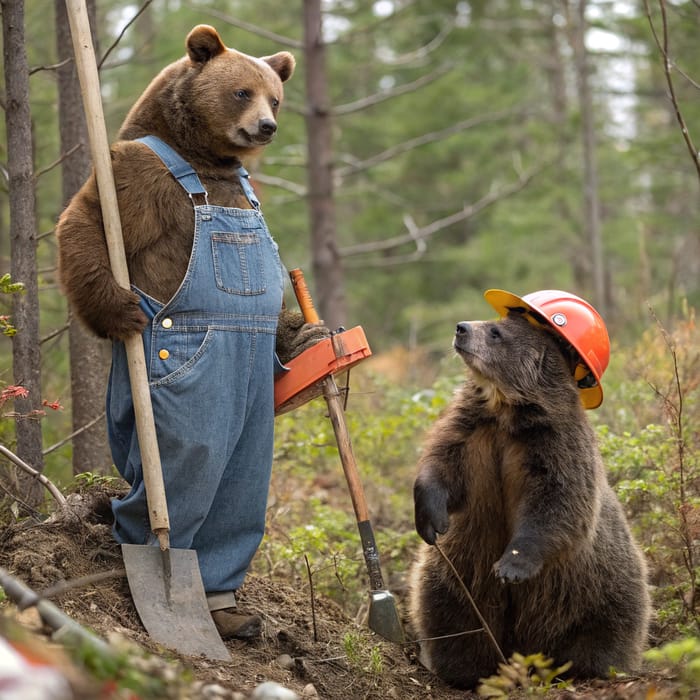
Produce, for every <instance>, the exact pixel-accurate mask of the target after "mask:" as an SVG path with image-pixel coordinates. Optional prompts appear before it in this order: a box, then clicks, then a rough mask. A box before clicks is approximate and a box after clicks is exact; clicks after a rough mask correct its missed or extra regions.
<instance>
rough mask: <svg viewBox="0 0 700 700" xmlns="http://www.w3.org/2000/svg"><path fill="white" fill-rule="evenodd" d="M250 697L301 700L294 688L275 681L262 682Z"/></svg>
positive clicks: (253, 698) (255, 699) (266, 699)
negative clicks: (290, 688)
mask: <svg viewBox="0 0 700 700" xmlns="http://www.w3.org/2000/svg"><path fill="white" fill-rule="evenodd" d="M250 697H251V698H252V700H300V698H299V696H298V695H297V694H296V693H295V692H294V691H293V690H289V688H285V687H284V686H281V685H280V684H279V683H275V682H274V681H266V682H265V683H261V684H260V685H259V686H258V687H257V688H256V689H255V690H254V691H253V694H252V695H251V696H250Z"/></svg>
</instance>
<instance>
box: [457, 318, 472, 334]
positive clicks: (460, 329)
mask: <svg viewBox="0 0 700 700" xmlns="http://www.w3.org/2000/svg"><path fill="white" fill-rule="evenodd" d="M470 330H471V327H470V325H469V323H468V322H467V321H460V322H459V323H458V324H457V329H456V330H455V333H456V334H457V335H467V333H469V331H470Z"/></svg>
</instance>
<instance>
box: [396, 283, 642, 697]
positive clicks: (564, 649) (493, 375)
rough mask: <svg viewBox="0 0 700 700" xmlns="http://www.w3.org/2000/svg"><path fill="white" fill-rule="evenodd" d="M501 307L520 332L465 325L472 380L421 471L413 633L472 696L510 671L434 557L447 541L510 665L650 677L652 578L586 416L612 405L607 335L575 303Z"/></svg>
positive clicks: (544, 297)
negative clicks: (604, 383)
mask: <svg viewBox="0 0 700 700" xmlns="http://www.w3.org/2000/svg"><path fill="white" fill-rule="evenodd" d="M486 298H487V299H488V300H489V302H490V303H491V304H492V305H493V306H494V307H495V308H496V309H497V310H498V311H499V312H500V313H501V315H502V316H504V318H502V319H501V320H498V321H493V322H490V321H489V322H474V323H467V322H462V323H459V324H458V325H457V331H456V335H455V339H454V347H455V350H456V351H457V353H458V355H459V356H460V357H461V358H462V359H463V360H464V362H465V364H466V365H467V367H468V368H469V370H470V372H469V376H468V378H467V380H466V382H465V384H464V385H463V386H462V387H461V388H460V389H459V390H458V392H457V394H456V396H455V398H454V400H453V402H452V404H451V405H450V406H449V407H448V408H447V410H446V412H445V413H444V414H443V415H442V416H441V417H440V418H439V419H438V421H437V422H436V423H435V425H434V426H433V427H432V429H431V431H430V432H429V434H428V436H427V440H426V444H425V446H424V451H423V453H422V456H421V458H420V461H419V465H418V474H417V478H416V482H415V488H414V496H415V518H416V529H417V530H418V533H419V534H420V535H421V537H422V538H423V539H424V540H425V542H426V543H427V544H423V545H422V548H421V551H420V553H419V555H418V557H417V560H416V562H415V563H414V565H413V567H412V571H411V595H410V619H411V625H412V630H413V633H414V636H415V638H416V639H417V640H419V643H420V649H421V651H420V658H421V661H422V663H423V664H424V665H425V666H426V667H427V668H429V669H430V670H432V671H433V672H434V673H436V674H437V675H438V676H440V677H441V678H442V679H444V680H445V681H447V682H448V683H450V684H453V685H456V686H460V687H468V688H469V687H474V686H475V685H476V683H477V682H478V680H479V679H480V678H483V677H486V676H489V675H490V674H492V673H495V672H496V670H497V666H498V663H499V661H500V656H499V655H498V653H497V651H496V649H495V646H494V645H493V644H492V642H491V641H490V640H489V638H488V637H487V636H486V635H485V634H484V632H483V631H481V628H482V625H481V623H480V621H479V618H478V616H477V615H476V614H475V612H474V610H473V608H472V606H471V605H470V603H469V601H468V598H467V597H466V596H465V594H464V592H463V590H462V588H461V587H460V583H459V581H458V580H457V579H456V577H455V575H454V572H453V571H452V570H451V568H450V567H449V565H448V564H446V562H445V560H444V558H443V557H442V555H441V554H440V551H438V549H437V548H436V547H430V546H428V545H432V544H435V543H436V540H437V544H438V545H439V547H440V549H441V550H442V552H443V553H444V554H445V556H446V557H447V558H448V559H449V560H450V561H451V562H452V563H453V565H454V566H455V567H456V570H457V571H458V572H459V576H460V577H461V578H462V580H463V581H464V583H465V584H466V586H467V588H468V590H469V591H470V593H471V595H472V596H473V599H474V601H475V603H476V607H477V608H478V609H479V611H480V612H481V614H482V615H483V617H484V619H485V620H486V622H487V623H488V625H489V628H490V629H491V631H492V632H493V635H494V636H495V639H496V640H497V642H498V645H499V647H500V648H501V650H502V652H503V653H504V654H505V656H506V657H508V656H509V655H511V654H512V653H513V652H516V651H517V652H520V653H523V654H528V653H536V652H541V653H543V654H545V655H546V656H549V657H551V658H553V659H554V661H555V663H556V664H564V663H566V662H568V661H571V662H572V668H571V671H570V673H571V674H573V675H576V676H580V677H586V676H605V675H607V673H608V672H609V670H610V669H611V668H612V667H614V668H616V669H618V670H626V671H629V670H632V669H635V668H637V667H638V666H639V664H640V662H641V653H642V650H643V648H644V645H645V643H646V639H647V630H648V622H649V610H650V604H649V597H648V592H647V584H646V567H645V562H644V559H643V556H642V554H641V552H640V550H639V548H638V547H637V545H636V544H635V542H634V541H633V538H632V536H631V534H630V530H629V527H628V524H627V521H626V519H625V515H624V513H623V510H622V507H621V506H620V503H619V502H618V500H617V498H616V496H615V494H614V492H613V491H612V489H611V487H610V486H609V484H608V482H607V478H606V474H605V469H604V466H603V463H602V460H601V456H600V453H599V450H598V447H597V444H596V435H595V433H594V432H593V430H592V428H591V425H590V423H589V421H588V420H587V418H586V415H585V411H584V405H585V406H587V407H591V408H594V407H596V406H597V405H598V404H599V403H600V402H601V401H602V390H601V388H600V376H601V375H602V373H603V371H604V370H605V368H606V366H607V363H608V357H609V341H608V338H607V332H606V330H605V326H604V325H603V323H602V320H601V319H600V316H599V315H598V314H597V312H596V311H595V310H594V309H593V308H592V307H591V306H590V305H589V304H587V302H585V301H584V300H582V299H580V298H579V297H576V296H574V295H571V294H567V293H565V292H559V291H556V290H545V291H542V292H536V293H534V294H530V295H527V296H525V297H523V298H521V297H517V296H515V295H512V294H509V293H507V292H503V291H501V290H490V291H489V292H487V293H486ZM438 534H440V535H441V536H440V537H439V539H438V538H437V535H438Z"/></svg>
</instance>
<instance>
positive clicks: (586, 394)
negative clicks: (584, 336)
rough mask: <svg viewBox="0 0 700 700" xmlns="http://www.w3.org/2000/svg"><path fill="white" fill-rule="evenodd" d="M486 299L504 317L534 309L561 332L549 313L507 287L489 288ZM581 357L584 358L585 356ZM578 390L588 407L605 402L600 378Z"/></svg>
mask: <svg viewBox="0 0 700 700" xmlns="http://www.w3.org/2000/svg"><path fill="white" fill-rule="evenodd" d="M484 299H486V301H488V303H489V304H491V306H492V307H493V308H494V309H495V310H496V311H497V312H498V314H499V315H500V316H502V317H503V318H505V317H506V316H507V315H508V314H509V313H510V312H511V311H516V310H518V309H522V310H523V311H524V312H526V313H527V312H530V311H534V312H536V313H537V317H538V319H539V318H543V319H544V320H545V321H546V322H547V325H549V326H550V327H551V328H552V329H553V330H554V331H556V332H557V333H559V334H561V331H560V329H559V328H558V327H557V326H556V325H555V324H554V323H552V321H551V320H550V319H549V316H548V314H547V313H545V312H544V311H543V310H542V309H539V308H537V307H536V306H533V305H532V304H529V303H528V302H527V301H525V299H523V298H522V297H519V296H518V295H517V294H513V293H512V292H507V291H506V290H505V289H487V290H486V291H485V292H484ZM577 350H578V348H577ZM580 354H581V353H580V351H579V355H580ZM581 357H582V359H584V358H583V356H581ZM594 376H595V375H594ZM578 391H579V396H580V398H581V403H582V404H583V407H584V408H586V409H593V408H598V406H600V404H602V403H603V387H601V385H600V380H598V382H597V384H596V385H595V386H592V387H588V388H579V390H578Z"/></svg>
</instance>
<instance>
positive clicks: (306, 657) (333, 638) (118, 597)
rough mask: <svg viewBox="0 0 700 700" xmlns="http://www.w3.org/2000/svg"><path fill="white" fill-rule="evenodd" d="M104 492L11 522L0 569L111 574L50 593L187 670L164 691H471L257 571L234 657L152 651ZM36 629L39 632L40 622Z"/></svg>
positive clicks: (337, 699)
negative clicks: (256, 626)
mask: <svg viewBox="0 0 700 700" xmlns="http://www.w3.org/2000/svg"><path fill="white" fill-rule="evenodd" d="M110 495H111V494H110V493H108V492H107V491H106V490H104V489H93V490H91V491H87V492H84V493H83V494H81V495H80V496H78V495H77V494H74V495H72V496H71V497H70V499H69V505H68V506H66V507H64V508H63V509H61V510H59V511H57V512H56V514H54V516H52V517H51V518H49V519H48V520H47V521H44V522H42V523H36V522H34V523H29V522H26V521H25V522H23V523H21V524H17V525H12V526H10V527H9V528H7V529H6V530H5V531H4V533H2V534H0V567H2V568H4V569H6V570H7V571H8V572H9V573H10V574H11V575H13V576H15V577H17V578H18V579H20V580H21V581H23V582H24V583H25V584H26V585H27V586H29V587H31V588H32V589H33V590H35V591H37V592H41V591H44V590H46V589H48V588H50V587H52V586H54V585H55V584H57V583H59V582H62V581H71V580H75V579H78V578H80V577H84V576H87V575H90V574H97V573H100V572H106V571H113V572H115V575H114V576H113V577H111V578H109V579H107V580H103V581H101V582H99V583H93V584H90V585H86V586H84V587H80V588H73V589H69V590H66V591H64V592H63V593H61V594H60V595H58V596H56V597H54V598H52V600H53V602H54V603H55V604H56V605H57V606H58V607H59V608H60V609H61V610H62V611H63V612H65V613H66V614H67V615H69V616H70V617H71V618H72V619H73V620H75V621H76V622H78V623H79V624H80V625H83V626H84V627H87V628H88V629H90V630H92V631H93V632H95V633H96V634H97V635H98V636H100V637H102V638H103V639H109V640H112V639H113V638H114V635H115V634H116V635H117V636H118V637H119V638H121V639H123V640H127V642H130V643H133V644H134V645H137V646H138V647H139V648H141V649H144V650H146V652H148V653H149V654H151V655H152V656H153V657H155V658H156V659H166V660H167V662H165V661H164V662H163V664H162V667H159V668H154V669H153V670H151V671H150V673H160V674H163V676H164V677H165V675H166V674H171V675H172V672H171V671H167V670H166V669H167V668H169V667H170V668H171V667H172V666H173V665H174V666H175V667H176V668H178V669H180V668H182V669H185V672H184V673H177V674H174V675H175V676H176V677H177V678H178V680H173V681H172V682H171V683H170V686H171V687H170V688H169V691H168V695H167V697H173V698H188V699H192V700H198V699H199V698H211V697H218V698H235V697H238V698H240V697H244V698H247V697H250V694H251V692H252V691H253V689H254V688H255V687H256V686H258V685H260V684H261V683H263V682H265V681H274V682H277V683H279V684H281V685H282V686H284V687H286V688H289V689H291V690H293V691H294V692H296V693H297V694H298V695H299V696H300V697H302V698H315V697H317V698H319V699H320V700H350V699H353V700H354V699H358V700H359V699H364V698H367V699H374V698H377V699H379V698H382V699H384V698H387V699H390V698H396V699H397V700H404V699H407V698H415V699H416V700H428V699H433V698H435V699H437V698H439V699H441V700H454V699H458V698H459V699H461V700H464V699H465V698H469V697H475V696H473V695H472V694H470V693H467V692H460V691H456V690H454V689H451V688H449V687H447V686H445V685H444V684H442V683H441V682H440V681H439V680H438V679H436V678H435V677H434V676H432V675H431V674H430V673H429V672H427V671H426V670H425V669H424V668H422V667H421V666H420V664H418V662H417V659H416V646H415V644H412V643H406V644H404V645H397V644H392V643H389V642H386V641H383V640H382V639H381V638H380V637H377V636H376V635H373V634H372V633H371V632H370V631H369V630H368V629H367V628H366V627H365V626H363V625H358V624H357V623H356V622H355V621H353V620H351V619H349V618H348V617H347V616H346V615H345V613H344V612H343V611H342V610H341V609H340V608H339V607H338V606H337V605H336V604H335V603H333V602H332V601H329V600H324V599H316V600H314V606H313V608H314V610H313V614H312V605H311V601H310V599H309V594H308V592H307V591H300V590H297V588H295V587H293V586H291V585H290V586H287V585H284V584H282V583H280V582H277V581H275V582H273V581H270V580H268V579H264V578H260V577H256V576H249V577H248V578H247V580H246V583H245V586H244V588H243V589H242V590H241V591H240V595H239V605H240V607H241V608H244V609H246V610H249V611H251V612H252V611H255V612H257V613H259V614H260V615H261V616H262V618H263V634H262V637H261V638H260V639H259V640H256V641H254V642H242V641H233V642H227V647H228V648H229V649H230V651H231V662H230V663H228V662H224V663H222V662H212V661H208V660H205V659H199V658H192V657H180V656H178V655H177V654H176V653H174V652H171V651H169V650H163V649H161V648H158V647H157V646H156V645H155V644H154V643H153V642H152V640H151V639H150V638H149V637H148V635H147V634H146V632H145V630H144V629H143V627H142V625H141V622H140V620H139V618H138V615H137V613H136V610H135V608H134V606H133V603H132V601H131V597H130V594H129V589H128V584H127V580H126V577H125V574H124V572H123V564H122V561H121V555H120V551H119V548H118V546H117V545H116V544H115V543H114V541H113V539H112V537H111V533H110V524H109V519H110V510H109V498H110ZM3 612H4V613H5V615H4V616H3V617H7V616H14V617H15V618H17V619H20V620H25V619H29V618H26V616H24V615H19V614H18V613H17V611H16V609H15V608H14V606H13V605H11V604H9V603H5V604H4V611H3ZM30 626H31V623H30ZM348 633H351V634H353V635H355V636H356V641H357V644H356V646H357V654H356V655H353V658H350V657H349V656H348V654H347V653H346V652H347V649H346V648H345V647H344V644H343V640H344V638H346V635H347V634H348ZM32 634H34V635H37V636H41V633H38V630H36V629H34V630H33V631H32ZM372 649H375V652H376V650H379V652H380V655H381V670H380V671H379V672H378V671H377V667H376V663H375V665H374V669H372V668H371V664H370V662H369V657H368V656H365V655H366V654H369V651H370V650H372ZM466 661H467V660H465V662H466ZM375 662H376V658H375ZM168 677H170V676H168ZM212 687H216V688H218V691H217V692H218V693H219V694H218V695H216V694H214V695H212V692H213V691H212ZM314 691H315V694H314ZM236 693H238V694H239V695H236ZM1 695H2V694H1V693H0V696H1ZM557 695H558V696H560V697H561V696H566V697H570V698H603V699H608V698H644V699H645V700H651V699H652V698H653V699H660V698H672V697H679V696H680V695H679V691H678V687H677V686H676V685H674V683H673V682H672V681H671V680H670V679H667V678H662V677H660V676H651V675H649V676H643V677H639V678H626V679H624V680H616V681H607V682H604V681H598V682H593V683H590V682H589V683H586V684H574V685H573V687H572V688H571V689H569V690H566V691H559V692H558V693H557ZM84 697H85V698H90V697H100V696H99V695H97V694H94V695H92V696H91V695H90V693H89V691H88V692H87V694H86V695H84ZM101 697H104V695H102V696H101ZM698 697H700V695H699V696H698Z"/></svg>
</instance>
